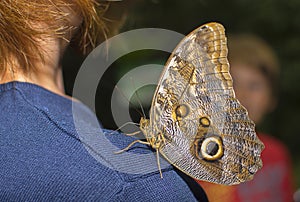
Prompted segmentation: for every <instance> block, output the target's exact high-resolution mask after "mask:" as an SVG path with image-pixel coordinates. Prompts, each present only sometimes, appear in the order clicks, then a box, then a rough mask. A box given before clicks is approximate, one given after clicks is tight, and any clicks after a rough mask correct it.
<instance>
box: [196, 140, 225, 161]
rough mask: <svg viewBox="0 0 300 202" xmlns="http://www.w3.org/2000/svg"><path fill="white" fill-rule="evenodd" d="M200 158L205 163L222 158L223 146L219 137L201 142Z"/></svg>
mask: <svg viewBox="0 0 300 202" xmlns="http://www.w3.org/2000/svg"><path fill="white" fill-rule="evenodd" d="M200 153H201V156H202V157H203V158H204V159H205V160H207V161H215V160H218V159H220V158H221V157H222V156H223V153H224V150H223V144H222V140H221V138H220V137H217V136H211V137H208V138H206V139H205V140H203V142H202V143H201V146H200Z"/></svg>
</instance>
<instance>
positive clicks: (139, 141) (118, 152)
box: [114, 140, 150, 154]
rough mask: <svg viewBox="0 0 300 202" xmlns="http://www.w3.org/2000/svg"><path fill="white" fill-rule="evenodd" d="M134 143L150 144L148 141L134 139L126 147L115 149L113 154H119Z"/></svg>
mask: <svg viewBox="0 0 300 202" xmlns="http://www.w3.org/2000/svg"><path fill="white" fill-rule="evenodd" d="M136 143H141V144H145V145H148V146H150V143H149V142H146V141H142V140H135V141H133V142H132V143H130V144H129V145H128V146H127V147H125V148H124V149H122V150H120V151H117V152H114V153H115V154H121V153H123V152H125V151H127V150H129V149H130V147H132V146H133V145H134V144H136Z"/></svg>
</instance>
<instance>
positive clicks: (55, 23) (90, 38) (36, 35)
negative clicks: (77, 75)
mask: <svg viewBox="0 0 300 202" xmlns="http://www.w3.org/2000/svg"><path fill="white" fill-rule="evenodd" d="M108 6H109V2H108V1H96V0H72V1H70V0H34V1H28V0H17V1H11V0H1V1H0V58H1V60H0V68H1V69H0V73H1V74H3V73H4V72H8V71H10V72H13V71H14V70H13V69H12V67H14V66H18V67H21V68H22V71H24V72H25V73H26V72H29V71H32V70H33V69H34V65H35V61H36V60H41V59H42V60H43V58H42V57H43V54H41V51H42V50H43V47H40V44H41V43H40V42H41V40H45V37H48V36H51V37H58V38H62V40H65V41H67V43H68V42H69V41H68V40H72V41H74V44H78V47H79V48H80V50H81V51H83V52H87V51H89V50H91V48H93V47H94V46H95V45H97V44H98V43H99V41H101V40H102V41H103V39H105V38H106V34H107V26H106V24H105V22H106V21H105V17H104V14H105V12H106V10H107V9H108ZM71 14H76V15H78V16H80V20H82V21H81V22H82V23H81V24H80V26H79V27H75V26H74V25H73V24H72V20H71V19H70V15H71ZM40 25H42V26H40ZM45 25H46V27H47V29H45ZM74 30H75V31H76V34H74V35H73V38H72V39H70V38H68V36H69V35H70V34H71V33H72V32H73V31H74ZM11 58H15V59H17V60H11ZM12 61H14V62H16V61H17V63H18V64H11V63H12Z"/></svg>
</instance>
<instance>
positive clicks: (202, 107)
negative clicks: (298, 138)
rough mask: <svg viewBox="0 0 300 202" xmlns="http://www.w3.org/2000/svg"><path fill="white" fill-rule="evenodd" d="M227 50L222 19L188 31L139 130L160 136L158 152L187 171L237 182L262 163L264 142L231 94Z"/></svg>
mask: <svg viewBox="0 0 300 202" xmlns="http://www.w3.org/2000/svg"><path fill="white" fill-rule="evenodd" d="M227 52H228V50H227V45H226V37H225V31H224V28H223V26H222V25H221V24H218V23H209V24H205V25H203V26H201V27H199V28H198V29H196V30H194V31H193V32H192V33H190V34H189V35H188V36H186V37H185V38H184V39H183V40H182V41H181V42H180V43H179V45H178V46H177V47H176V49H175V50H174V52H173V53H172V55H171V56H170V58H169V60H168V62H167V64H166V66H165V69H164V72H163V74H162V76H161V79H160V81H159V83H158V87H157V89H156V92H155V95H154V98H153V101H152V106H151V110H150V120H149V125H148V126H147V128H144V129H143V131H144V133H145V136H146V138H153V137H154V138H156V137H158V136H159V135H160V136H163V141H162V142H161V144H160V145H159V148H158V150H159V152H160V153H161V154H162V155H163V156H164V157H165V158H166V159H167V160H168V161H170V163H172V164H173V165H175V166H176V167H178V168H179V169H180V170H182V171H183V172H185V173H186V174H188V175H190V176H191V177H194V178H196V179H199V180H205V181H210V182H214V183H219V184H238V183H240V182H243V181H246V180H249V179H251V178H252V176H253V175H254V173H255V172H256V171H257V170H258V169H259V168H261V166H262V163H261V159H260V153H261V151H262V149H263V144H262V143H261V141H260V140H259V139H258V138H257V136H256V133H255V126H254V123H253V122H252V121H251V120H250V119H249V117H248V113H247V111H246V109H245V108H244V107H243V106H242V105H241V104H240V103H239V101H238V100H237V99H236V98H235V94H234V91H233V87H232V79H231V76H230V74H229V63H228V60H227Z"/></svg>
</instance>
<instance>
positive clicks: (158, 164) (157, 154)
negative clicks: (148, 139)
mask: <svg viewBox="0 0 300 202" xmlns="http://www.w3.org/2000/svg"><path fill="white" fill-rule="evenodd" d="M156 160H157V167H158V170H159V174H160V178H163V175H162V171H161V167H160V161H159V152H158V149H157V150H156Z"/></svg>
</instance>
